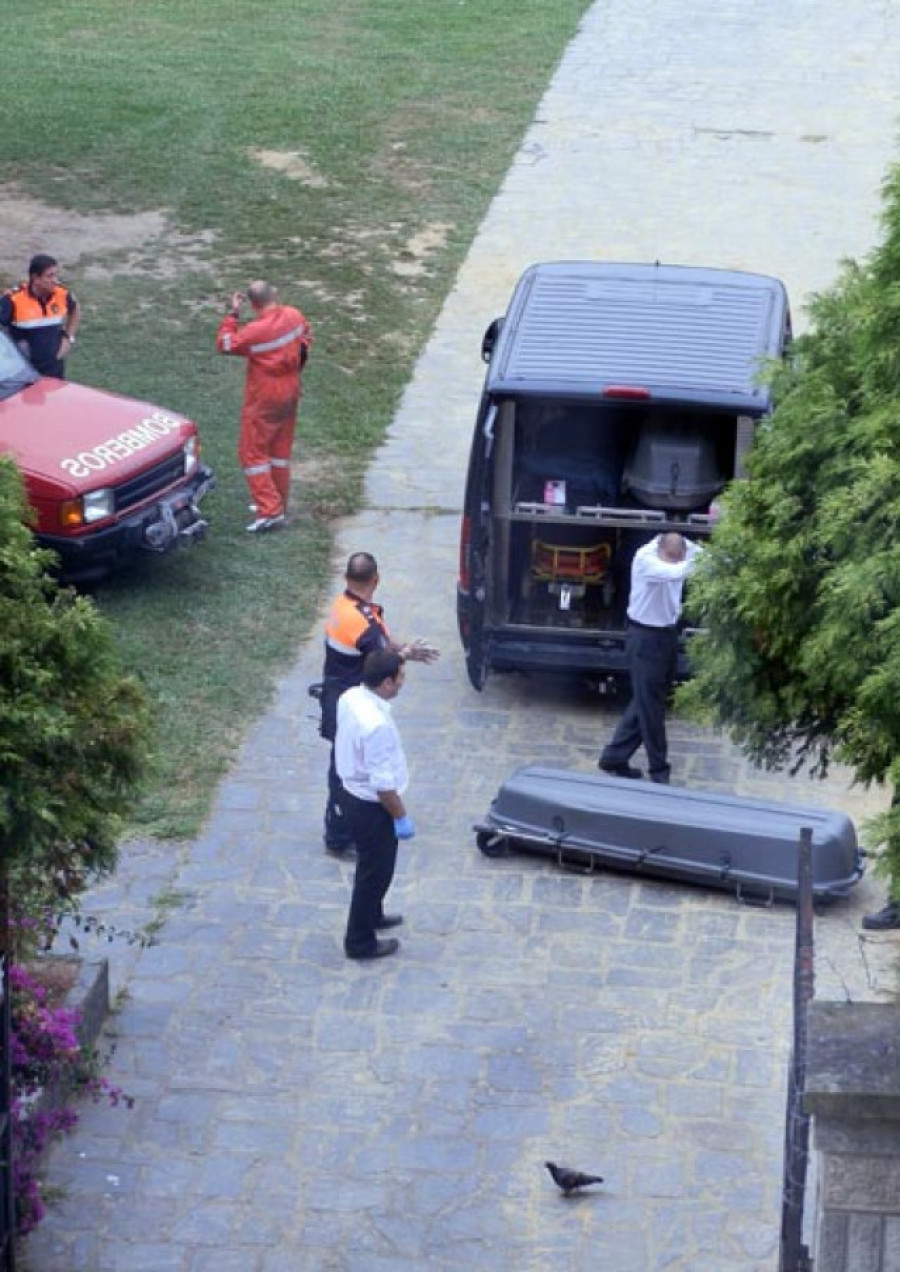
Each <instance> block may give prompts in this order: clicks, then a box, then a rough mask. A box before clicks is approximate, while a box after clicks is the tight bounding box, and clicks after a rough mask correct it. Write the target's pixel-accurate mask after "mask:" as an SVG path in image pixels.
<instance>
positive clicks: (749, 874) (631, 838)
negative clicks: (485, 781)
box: [474, 765, 865, 902]
mask: <svg viewBox="0 0 900 1272" xmlns="http://www.w3.org/2000/svg"><path fill="white" fill-rule="evenodd" d="M803 827H809V828H810V830H811V831H812V877H813V895H814V897H815V898H816V899H817V900H831V899H834V898H837V897H843V896H846V895H847V893H848V892H849V891H850V889H851V888H852V887H853V886H854V885H855V884H856V883H858V882H859V880H860V879H861V878H862V876H863V872H864V870H865V858H864V856H863V854H862V852H861V851H860V849H859V848H858V846H857V841H856V831H855V830H854V827H853V823H852V822H851V820H850V818H849V817H847V816H846V814H844V813H840V812H834V811H830V810H828V809H822V808H806V807H803V806H802V805H797V804H778V803H775V802H774V801H770V800H756V799H741V798H738V797H736V796H733V795H717V794H712V793H710V792H706V791H695V790H686V789H685V788H683V787H674V786H661V785H657V784H655V783H653V782H646V781H634V780H631V779H629V778H619V777H606V776H599V775H597V776H595V775H594V774H591V773H574V772H568V771H566V770H563V769H552V768H544V767H541V766H539V765H529V766H528V767H526V768H521V769H518V770H517V771H516V772H515V773H514V774H513V775H512V777H510V778H509V780H508V781H506V782H504V783H503V785H502V786H501V788H500V790H499V792H498V794H497V797H496V798H495V799H494V801H493V803H492V804H491V808H490V812H489V813H488V815H487V817H486V818H485V820H484V821H483V822H481V823H479V824H478V825H476V826H475V828H474V829H475V832H476V835H477V843H478V847H479V848H480V849H481V851H482V852H483V853H485V854H486V855H487V856H501V855H504V854H505V853H506V852H508V851H509V850H510V849H511V848H518V849H521V850H523V851H525V852H535V853H539V854H542V855H547V856H551V857H554V858H555V859H556V860H557V862H558V863H559V864H560V865H572V866H581V867H587V868H589V869H593V868H594V866H600V867H603V866H610V867H613V868H617V869H620V870H629V871H636V872H638V873H641V874H647V875H654V876H657V877H659V878H663V879H671V880H676V881H680V882H685V883H695V884H705V885H706V886H708V887H713V888H723V889H726V890H728V891H731V892H734V893H736V895H737V896H738V898H739V899H742V900H747V901H756V902H759V901H765V902H770V901H774V900H776V899H781V900H788V899H793V898H795V897H796V895H797V870H798V860H799V844H800V831H801V829H802V828H803Z"/></svg>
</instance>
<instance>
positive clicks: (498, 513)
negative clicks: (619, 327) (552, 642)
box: [487, 397, 755, 632]
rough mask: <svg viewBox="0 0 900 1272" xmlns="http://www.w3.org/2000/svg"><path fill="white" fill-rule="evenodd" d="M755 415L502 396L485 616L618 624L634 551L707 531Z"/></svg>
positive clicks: (552, 623) (554, 624)
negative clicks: (669, 533) (675, 533)
mask: <svg viewBox="0 0 900 1272" xmlns="http://www.w3.org/2000/svg"><path fill="white" fill-rule="evenodd" d="M754 425H755V421H754V420H753V419H751V418H750V417H748V416H738V415H735V414H728V413H727V412H721V411H704V410H701V409H697V410H691V409H690V408H689V407H688V408H686V407H685V405H684V403H678V404H677V405H673V406H671V407H670V406H667V405H666V404H664V403H663V404H660V403H659V402H652V403H651V402H648V401H641V400H638V401H613V400H604V401H602V402H598V403H593V402H584V401H572V402H566V401H560V399H559V398H558V397H556V398H554V399H553V400H552V401H542V400H540V399H534V398H527V399H526V398H523V399H520V400H514V399H513V400H506V401H504V402H503V403H502V404H501V405H500V408H499V411H498V415H497V418H496V421H495V425H494V463H493V466H492V467H493V490H492V491H491V499H490V503H491V507H492V510H493V517H492V520H493V525H492V527H491V530H492V532H491V535H490V543H491V569H490V572H489V580H490V582H489V586H488V597H487V600H488V611H489V621H490V622H491V623H492V624H499V625H512V626H520V627H525V628H529V627H530V628H535V629H546V628H555V629H557V630H560V629H562V630H572V631H573V632H574V631H577V630H580V629H607V630H610V629H611V630H621V629H623V628H624V627H625V623H626V612H625V611H626V605H627V603H628V590H629V581H630V572H631V561H632V558H633V556H634V553H635V552H636V551H637V549H638V548H639V547H640V546H641V545H642V544H644V543H646V542H648V541H649V540H650V539H652V538H653V537H654V536H655V535H657V534H659V533H661V532H662V531H665V530H680V531H681V532H682V533H684V534H687V535H688V536H689V537H693V538H701V539H702V538H703V537H705V535H707V534H708V533H709V531H710V528H711V526H712V523H713V520H714V517H715V508H714V507H712V510H711V506H712V505H714V503H715V499H716V497H717V496H718V495H719V494H720V492H721V491H722V489H723V487H724V486H725V484H726V482H727V481H729V480H730V479H731V478H732V477H733V476H736V475H739V474H740V473H741V472H742V470H743V455H744V452H745V451H746V450H747V448H748V447H749V445H750V443H751V441H752V437H753V430H754Z"/></svg>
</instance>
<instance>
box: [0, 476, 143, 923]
mask: <svg viewBox="0 0 900 1272" xmlns="http://www.w3.org/2000/svg"><path fill="white" fill-rule="evenodd" d="M25 512H26V509H25V504H24V498H23V492H22V486H21V481H20V478H19V475H18V473H17V472H16V469H15V468H14V466H13V465H12V464H11V463H10V462H9V461H8V460H0V774H2V778H0V865H2V866H4V867H5V868H6V869H7V870H9V871H10V872H11V881H12V897H11V901H12V904H13V907H14V912H15V913H20V912H21V911H22V910H23V909H24V910H25V911H26V912H30V913H31V914H34V913H35V912H36V911H37V912H40V911H41V909H42V908H43V909H62V908H66V906H67V905H68V904H69V903H70V902H71V900H72V899H73V898H74V897H75V896H76V895H77V893H78V892H79V891H80V890H81V888H82V887H83V886H84V883H85V881H86V880H87V878H88V876H89V875H90V874H92V873H96V872H102V871H107V870H110V869H111V868H112V867H113V866H114V864H115V859H116V839H117V833H118V830H119V826H120V822H119V818H120V817H121V816H122V815H123V814H124V813H125V812H126V810H127V808H128V806H129V803H130V801H131V799H132V798H133V796H134V792H135V787H136V784H137V782H138V780H139V777H140V775H141V772H142V770H143V767H144V762H145V758H146V747H147V736H148V729H149V711H148V707H147V702H146V698H145V694H144V692H143V690H142V688H141V686H140V685H139V683H138V682H137V681H136V680H135V679H134V678H133V677H131V676H125V675H123V674H122V672H121V670H120V668H119V662H118V658H117V655H116V652H115V649H114V646H113V644H112V641H111V639H110V636H109V633H108V631H107V628H106V625H105V623H104V621H103V619H102V618H101V617H100V616H99V614H98V613H97V611H96V609H95V607H94V605H93V604H92V603H91V602H90V601H89V600H87V599H85V598H83V597H76V596H75V595H74V593H73V592H71V591H70V590H68V589H60V588H59V587H57V585H56V584H55V583H54V582H53V581H52V580H50V579H49V577H48V576H47V575H46V573H45V572H44V570H45V567H46V565H47V562H48V556H47V554H45V553H40V552H36V551H35V550H34V548H33V545H32V539H31V535H30V533H29V531H28V530H27V528H26V527H25V525H24V524H23V517H24V515H25ZM25 900H27V902H28V904H27V905H24V906H23V904H22V903H23V902H24V901H25Z"/></svg>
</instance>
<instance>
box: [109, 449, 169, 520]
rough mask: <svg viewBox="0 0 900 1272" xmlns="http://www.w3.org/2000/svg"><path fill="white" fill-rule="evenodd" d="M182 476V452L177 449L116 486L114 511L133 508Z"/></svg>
mask: <svg viewBox="0 0 900 1272" xmlns="http://www.w3.org/2000/svg"><path fill="white" fill-rule="evenodd" d="M183 476H184V454H183V452H182V451H180V450H179V451H178V452H177V454H175V455H170V456H169V458H168V459H164V460H163V461H162V463H160V464H156V465H154V467H153V468H148V469H147V471H146V472H143V473H139V474H138V475H137V477H132V478H131V480H130V481H126V482H123V483H122V485H121V486H117V487H116V511H117V512H123V511H125V509H127V508H134V507H135V506H136V505H137V504H140V503H143V502H144V500H145V499H152V498H153V496H154V495H157V494H159V493H160V492H161V491H163V490H166V489H167V488H168V487H169V486H172V485H174V484H175V482H177V481H180V480H181V479H182V477H183Z"/></svg>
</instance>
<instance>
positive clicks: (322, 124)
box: [0, 0, 589, 837]
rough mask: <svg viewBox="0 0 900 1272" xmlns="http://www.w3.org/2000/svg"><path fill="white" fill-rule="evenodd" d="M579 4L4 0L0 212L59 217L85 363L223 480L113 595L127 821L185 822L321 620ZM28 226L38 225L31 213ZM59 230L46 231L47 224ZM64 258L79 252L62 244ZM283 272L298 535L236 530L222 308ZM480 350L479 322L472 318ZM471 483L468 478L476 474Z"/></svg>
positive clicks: (170, 828)
mask: <svg viewBox="0 0 900 1272" xmlns="http://www.w3.org/2000/svg"><path fill="white" fill-rule="evenodd" d="M588 3H589V0H552V2H550V0H491V2H490V3H488V0H269V3H268V4H267V5H259V4H256V3H250V2H249V0H220V3H217V4H213V3H212V0H146V3H144V4H142V5H140V6H135V7H132V6H130V5H125V4H122V3H121V0H41V3H40V4H34V2H33V0H7V28H8V29H9V30H11V31H14V32H15V41H14V44H15V48H16V61H17V63H18V64H20V65H22V66H25V67H30V68H32V71H33V73H28V74H25V75H22V76H20V77H19V79H18V80H17V82H16V102H15V106H14V108H12V109H14V111H15V119H16V126H15V128H7V129H4V130H3V132H2V134H0V222H2V220H3V215H4V205H6V207H7V209H9V207H11V206H13V205H14V204H17V205H18V206H19V207H20V208H21V207H22V206H26V205H27V206H31V205H32V202H33V203H34V206H35V207H38V208H39V209H41V208H45V209H48V210H49V208H50V207H52V208H55V209H61V210H62V211H63V212H64V213H65V212H68V213H69V214H70V216H69V217H68V218H67V217H66V216H65V215H64V216H62V217H59V216H57V217H56V218H55V220H53V219H52V218H51V219H48V220H47V221H46V224H47V226H48V227H50V229H52V227H53V226H56V227H57V234H56V237H55V239H54V240H53V241H48V240H47V238H46V234H45V237H44V238H43V239H42V240H41V241H39V242H38V241H31V240H30V239H28V238H27V237H26V238H23V240H22V259H21V260H18V259H16V260H6V259H3V260H2V261H0V265H2V267H3V270H4V272H5V279H0V281H5V282H11V281H14V280H15V278H16V277H17V276H18V275H19V273H20V271H21V270H22V268H23V266H24V264H25V261H26V260H27V256H28V255H30V254H31V252H33V251H38V250H45V251H51V252H53V253H54V254H56V255H59V256H60V257H61V259H62V264H63V276H64V278H65V279H66V280H67V281H68V282H69V283H70V285H72V286H73V287H74V288H75V290H76V291H77V293H78V295H79V298H80V300H81V301H82V304H83V308H84V324H83V326H82V331H81V335H80V337H79V344H78V350H77V354H75V355H73V357H72V360H71V363H70V372H69V374H70V377H71V378H72V379H77V380H82V381H85V382H87V383H90V384H94V385H97V386H102V387H107V388H112V389H115V390H118V391H120V392H123V393H129V394H132V395H134V396H137V397H145V398H148V399H149V400H151V401H153V402H155V403H157V404H159V405H161V406H169V407H171V408H173V409H176V410H179V411H182V412H184V413H186V414H188V415H190V416H192V417H193V418H194V419H195V420H196V421H197V423H198V425H199V426H200V429H201V435H202V437H203V441H204V455H205V458H206V459H207V460H208V461H210V462H211V463H212V465H213V467H214V468H215V469H216V472H217V475H218V478H219V488H218V490H217V491H216V492H215V494H213V495H212V496H210V498H209V499H208V500H207V503H206V505H205V507H206V508H207V509H208V510H209V512H210V513H211V516H212V522H213V526H212V532H211V536H210V538H209V539H208V540H207V542H206V543H205V544H203V545H202V546H201V547H200V548H198V549H197V550H196V551H195V552H192V553H186V554H183V555H178V556H176V557H171V558H167V559H163V560H157V559H147V560H146V561H144V562H142V563H141V564H140V565H139V566H138V568H137V569H136V570H135V571H133V572H129V574H128V575H126V576H122V577H119V578H116V579H114V580H112V581H110V582H108V583H106V584H104V585H103V586H100V587H98V588H97V589H96V590H95V593H94V595H95V597H96V600H97V603H98V604H99V606H100V607H101V609H102V610H103V611H104V613H105V614H106V615H107V616H108V618H109V619H110V622H111V623H112V625H113V627H114V629H115V632H116V633H117V637H118V640H119V642H120V644H121V647H122V651H123V654H124V656H125V659H126V661H127V662H128V664H129V665H131V666H133V667H136V668H139V669H140V671H141V674H142V675H143V676H144V678H145V680H146V682H147V684H148V686H149V687H150V690H151V692H152V694H153V696H154V699H155V701H156V702H157V704H158V719H159V745H158V747H157V753H158V761H157V765H156V770H155V773H154V777H153V781H152V783H151V785H150V787H149V789H148V791H147V794H146V797H145V799H144V801H143V804H142V806H141V808H140V809H139V810H138V811H137V815H136V822H137V824H138V826H139V827H140V828H141V829H142V830H143V831H144V832H145V833H146V832H150V833H153V834H158V835H165V836H174V837H180V836H190V835H192V834H194V833H195V832H196V831H197V829H198V827H199V826H200V824H201V823H202V820H203V818H204V816H205V814H206V812H207V809H208V806H209V802H210V799H211V796H212V793H213V790H214V788H215V784H216V782H217V780H218V779H219V777H220V776H221V775H222V773H223V772H224V771H225V770H226V768H227V766H228V764H229V761H230V759H231V758H232V757H233V755H234V752H235V749H236V747H237V745H238V743H239V741H240V739H241V737H242V735H243V732H244V730H245V728H246V726H247V723H248V722H249V721H250V720H251V719H252V718H253V717H254V716H255V715H257V714H258V713H259V712H260V711H262V710H263V709H264V708H265V707H266V705H267V703H268V701H269V699H270V694H271V689H272V686H273V684H274V681H275V679H276V677H277V675H278V674H279V673H280V672H282V671H284V670H285V669H286V668H287V667H288V666H289V665H290V663H291V661H292V659H293V657H294V656H295V653H296V650H297V646H298V642H299V641H300V640H301V638H302V637H303V636H304V635H305V634H306V633H307V632H308V631H309V628H310V624H311V622H312V620H313V618H314V615H315V613H316V611H317V608H318V605H319V602H320V599H321V591H322V587H323V585H324V582H325V579H326V576H327V571H328V564H329V559H330V544H331V540H330V524H331V520H332V518H333V517H334V516H335V515H337V514H345V513H348V512H351V511H353V510H354V509H355V508H356V507H357V504H358V500H359V497H360V492H361V477H362V474H363V472H364V470H365V466H366V464H367V461H368V459H369V458H370V456H371V453H372V450H373V448H374V447H375V446H376V445H377V444H378V442H379V441H380V440H381V438H382V437H383V435H384V431H385V429H386V427H387V424H388V423H389V421H390V418H391V415H392V412H393V410H394V408H395V405H396V403H397V400H398V397H399V395H400V392H401V390H402V388H403V386H404V384H405V382H406V380H407V379H408V377H409V375H410V372H411V370H412V366H413V364H414V361H415V358H416V356H417V354H418V352H419V350H420V349H421V347H422V345H423V344H424V342H425V339H426V337H427V335H428V333H429V330H430V328H431V326H432V324H433V322H434V320H435V318H436V316H437V313H438V311H439V309H440V306H441V303H442V300H443V297H444V296H445V294H446V293H447V291H448V290H449V287H450V285H451V283H452V281H453V277H454V275H455V272H456V270H457V268H458V266H459V264H460V262H461V260H462V258H463V256H464V255H465V252H466V250H467V248H468V245H469V243H470V242H471V239H472V237H473V234H474V232H475V230H476V228H477V226H478V223H479V221H480V219H481V217H482V216H483V214H484V212H485V211H486V208H487V205H488V202H489V200H490V198H491V197H492V195H493V194H494V192H495V190H496V188H497V186H498V184H499V182H500V180H501V178H502V176H503V174H504V172H505V171H506V168H507V167H508V164H509V162H510V159H511V157H512V155H513V154H514V152H515V149H516V147H517V145H518V143H519V141H520V139H521V136H522V133H523V131H524V129H525V128H526V127H527V125H528V123H529V121H530V119H531V116H532V114H533V112H534V108H535V106H536V104H537V102H538V100H539V98H540V96H541V94H542V93H543V91H544V88H545V87H546V84H547V81H548V79H549V77H550V75H551V73H552V71H553V68H554V66H555V65H556V63H557V61H558V59H559V57H560V55H561V53H562V51H563V49H564V47H565V45H566V43H567V42H568V40H569V39H570V38H571V37H572V35H573V34H574V31H575V29H576V26H577V23H578V20H579V19H580V17H581V15H582V13H583V12H584V11H585V10H586V9H587V7H588ZM35 223H36V224H37V225H40V224H41V221H40V218H39V217H37V218H36V221H35ZM49 232H50V230H49V229H48V231H47V233H49ZM67 247H68V254H67V250H66V249H67ZM256 277H264V278H269V279H270V280H271V281H273V282H275V283H276V285H277V286H278V287H279V290H280V292H281V295H282V297H283V298H284V299H285V300H286V301H288V302H289V303H294V304H296V305H298V307H299V308H300V309H302V310H303V311H304V313H305V314H306V315H307V317H308V318H309V319H310V321H311V323H312V326H313V330H314V336H315V343H314V346H313V354H312V357H311V359H310V365H309V369H308V372H307V375H306V376H305V389H306V393H305V397H304V403H303V410H302V415H301V423H300V429H299V438H298V445H297V458H298V460H300V461H301V468H300V471H301V473H302V483H301V488H302V495H301V499H300V501H298V504H299V506H298V507H297V508H296V509H295V519H294V523H293V525H292V527H291V528H290V529H289V530H287V531H286V532H284V533H283V534H281V535H278V536H273V537H272V538H271V539H269V540H267V541H265V542H256V541H254V540H252V539H249V538H248V536H246V535H245V533H244V529H243V527H244V524H245V522H246V520H247V514H246V502H247V496H246V491H245V487H244V482H243V478H242V477H241V475H240V472H239V470H238V465H237V460H236V457H235V453H234V452H235V443H236V436H237V421H238V415H239V409H240V400H241V393H242V387H243V367H242V365H240V364H239V363H238V362H237V360H234V361H232V360H228V359H223V358H218V357H217V356H216V354H215V352H214V337H215V331H216V327H217V325H218V321H219V319H220V317H221V316H222V314H223V313H224V310H225V307H226V299H227V298H228V297H229V296H230V294H231V292H232V291H233V290H235V289H236V288H238V287H240V288H244V287H245V286H246V283H247V282H249V281H250V280H251V279H252V278H256ZM472 338H473V340H477V339H479V338H480V332H473V334H472ZM462 480H463V475H462V474H460V481H462Z"/></svg>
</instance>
